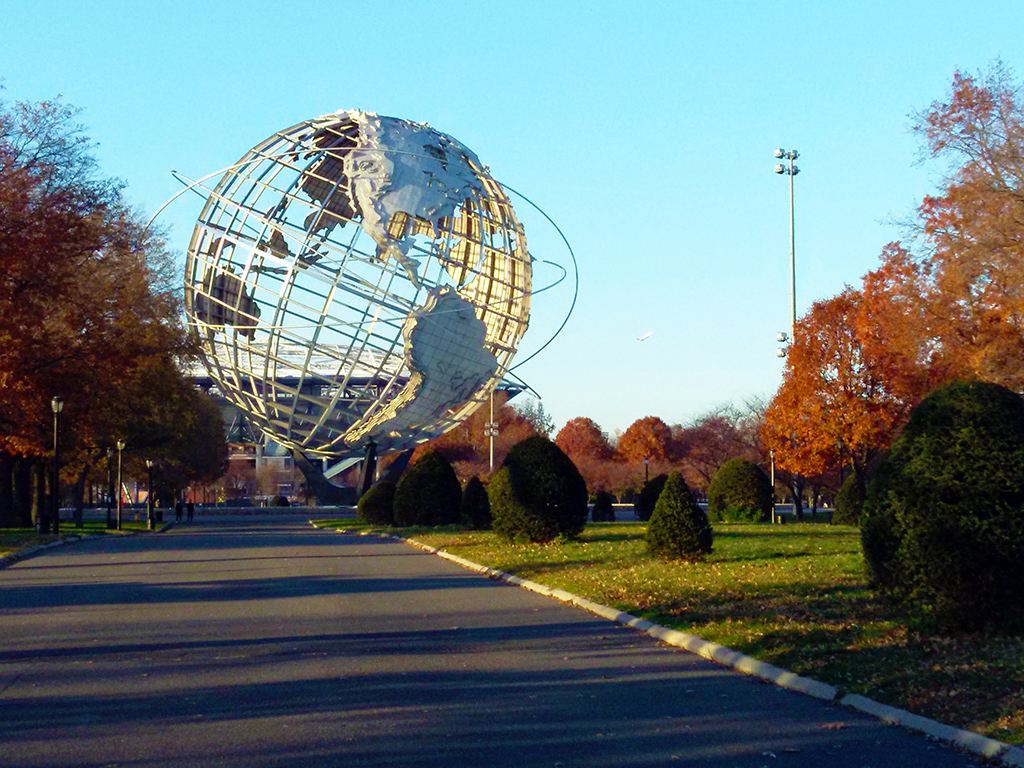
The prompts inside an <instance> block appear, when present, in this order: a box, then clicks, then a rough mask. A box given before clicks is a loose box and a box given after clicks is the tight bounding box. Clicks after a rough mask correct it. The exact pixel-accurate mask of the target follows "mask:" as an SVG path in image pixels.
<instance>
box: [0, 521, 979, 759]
mask: <svg viewBox="0 0 1024 768" xmlns="http://www.w3.org/2000/svg"><path fill="white" fill-rule="evenodd" d="M0 637H2V641H0V766H4V768H15V767H20V766H131V767H133V768H136V767H142V766H168V767H172V768H176V767H179V766H180V767H181V768H185V766H188V767H189V768H191V767H193V766H238V767H239V768H243V767H244V768H257V767H261V766H285V765H296V766H306V765H308V766H380V765H401V766H470V767H473V766H480V767H481V768H502V767H504V766H530V767H531V768H533V767H536V766H552V767H556V766H564V767H565V768H570V767H573V766H593V767H595V768H597V767H598V766H602V767H603V766H607V767H609V768H611V767H617V766H654V765H671V766H719V767H721V768H761V766H772V767H773V768H774V767H776V766H777V767H779V768H788V767H790V766H793V767H796V766H801V767H803V766H807V767H810V766H814V768H884V767H885V766H901V767H903V766H905V767H907V768H911V767H914V766H920V767H921V768H947V767H949V768H953V767H958V766H969V765H977V762H976V761H975V760H973V759H972V758H970V757H968V756H965V755H961V754H958V753H956V752H954V751H952V750H950V749H948V748H946V747H945V746H942V745H940V744H935V743H932V742H930V741H928V740H927V739H925V738H924V737H922V736H920V735H915V734H911V733H907V732H904V731H902V730H900V729H898V728H894V727H891V726H886V725H883V724H882V723H880V722H878V721H877V720H874V719H872V718H869V717H866V716H863V715H859V714H856V713H853V712H850V711H848V710H844V709H841V708H838V707H835V706H832V705H828V704H824V703H822V702H820V701H818V700H816V699H813V698H810V697H808V696H804V695H801V694H797V693H793V692H790V691H785V690H782V689H779V688H777V687H775V686H772V685H766V684H763V683H759V682H757V681H756V680H754V679H752V678H749V677H745V676H743V675H740V674H737V673H734V672H731V671H729V670H727V669H725V668H723V667H720V666H718V665H715V664H712V663H710V662H707V661H705V660H703V659H701V658H699V657H697V656H694V655H692V654H689V653H686V652H684V651H679V650H676V649H671V648H667V647H665V646H662V645H660V644H659V643H657V642H656V641H654V640H653V639H651V638H649V637H647V636H645V635H643V634H641V633H639V632H636V631H635V630H631V629H627V628H623V627H620V626H618V625H616V624H613V623H611V622H608V621H606V620H603V619H599V618H596V617H594V616H592V615H590V614H587V613H585V612H583V611H580V610H578V609H575V608H571V607H568V606H565V605H562V604H560V603H557V602H555V601H553V600H550V599H548V598H545V597H542V596H539V595H536V594H533V593H530V592H527V591H525V590H522V589H518V588H516V587H512V586H508V585H506V584H502V583H499V582H495V581H493V580H490V579H487V578H484V577H481V576H478V575H476V574H473V573H470V572H468V571H466V570H464V569H462V568H460V567H458V566H456V565H454V564H452V563H449V562H446V561H444V560H442V559H440V558H438V557H436V556H433V555H430V554H427V553H424V552H421V551H419V550H417V549H414V548H412V547H409V546H407V545H404V544H401V543H398V542H393V541H383V540H378V539H369V538H365V537H351V536H342V535H338V534H335V533H332V532H327V531H316V530H313V529H311V528H310V527H309V526H308V525H307V524H306V523H305V522H304V521H302V520H298V519H295V518H294V517H290V518H271V517H266V518H242V519H239V518H234V519H216V518H209V519H205V520H204V519H202V518H200V519H199V520H198V521H197V523H196V524H194V525H181V526H178V527H175V528H174V529H172V530H171V531H169V532H167V533H164V534H160V535H141V536H135V537H130V538H125V539H116V538H114V537H106V538H102V539H97V540H91V541H86V542H80V543H77V544H73V545H70V546H66V547H60V548H57V549H54V550H50V551H48V552H46V553H45V554H41V555H39V556H36V557H33V558H30V559H27V560H24V561H21V562H18V563H16V564H14V565H12V566H10V567H8V568H6V569H4V570H0Z"/></svg>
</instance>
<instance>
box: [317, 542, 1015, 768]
mask: <svg viewBox="0 0 1024 768" xmlns="http://www.w3.org/2000/svg"><path fill="white" fill-rule="evenodd" d="M314 527H316V526H314ZM338 533H348V534H352V533H359V534H360V535H363V536H379V537H381V538H387V539H395V540H398V541H402V542H405V543H406V544H409V545H411V546H414V547H418V548H419V549H422V550H425V551H427V552H430V553H431V554H435V555H437V556H438V557H442V558H444V559H445V560H450V561H451V562H453V563H456V564H457V565H460V566H462V567H464V568H468V569H469V570H472V571H476V572H477V573H482V574H484V575H486V576H488V577H490V578H492V579H497V580H499V581H505V582H508V583H509V584H513V585H516V586H519V587H522V588H523V589H528V590H530V591H531V592H536V593H538V594H541V595H545V596H546V597H553V598H555V599H556V600H559V601H561V602H563V603H568V604H570V605H575V606H578V607H579V608H582V609H584V610H586V611H589V612H590V613H593V614H595V615H596V616H600V617H602V618H604V619H608V620H609V621H614V622H616V623H618V624H621V625H623V626H625V627H632V628H634V629H637V630H639V631H641V632H646V633H647V634H648V635H650V636H651V637H653V638H655V639H657V640H660V641H661V642H663V643H666V644H667V645H672V646H675V647H677V648H683V649H684V650H687V651H690V652H691V653H695V654H697V655H698V656H702V657H703V658H705V659H708V660H709V661H713V662H715V663H717V664H722V665H723V666H727V667H732V668H733V669H735V670H736V671H737V672H742V673H743V674H745V675H751V676H753V677H757V678H759V679H761V680H764V681H766V682H770V683H774V684H775V685H778V686H780V687H781V688H785V689H787V690H790V691H795V692H797V693H803V694H806V695H808V696H813V697H814V698H816V699H821V700H822V701H826V702H829V703H834V704H838V705H840V706H843V707H847V708H849V709H853V710H856V711H857V712H861V713H863V714H866V715H871V716H872V717H877V718H878V719H880V720H882V721H883V722H886V723H891V724H893V725H899V726H901V727H903V728H907V729H909V730H913V731H918V732H920V733H923V734H925V735H926V736H929V737H931V738H934V739H937V740H939V741H944V742H947V743H949V744H952V745H953V746H955V747H957V748H959V749H962V750H964V751H966V752H970V753H972V754H975V755H979V756H981V757H984V758H986V759H987V760H990V761H997V762H999V763H1000V764H1001V765H1005V766H1008V767H1009V768H1024V749H1021V748H1019V747H1014V746H1011V745H1009V744H1006V743H1005V742H1002V741H997V740H995V739H990V738H988V737H987V736H982V735H981V734H978V733H973V732H971V731H965V730H963V729H961V728H954V727H953V726H950V725H945V724H943V723H940V722H938V721H936V720H930V719H929V718H927V717H921V716H920V715H915V714H913V713H912V712H907V711H906V710H903V709H897V708H896V707H890V706H888V705H887V704H880V703H879V702H877V701H874V700H873V699H869V698H867V697H866V696H860V695H858V694H852V693H851V694H845V695H843V694H842V693H841V692H840V691H839V689H838V688H836V687H834V686H831V685H828V684H827V683H821V682H818V681H817V680H812V679H811V678H809V677H801V676H800V675H797V674H794V673H793V672H790V671H788V670H785V669H782V668H781V667H776V666H774V665H772V664H767V663H765V662H763V661H758V660H757V659H754V658H751V657H750V656H747V655H745V654H742V653H740V652H739V651H734V650H732V649H731V648H726V647H725V646H724V645H719V644H718V643H712V642H710V641H708V640H704V639H702V638H700V637H697V636H696V635H691V634H688V633H686V632H680V631H679V630H677V629H669V628H668V627H663V626H660V625H658V624H654V623H652V622H650V621H647V620H646V619H641V618H638V617H636V616H633V615H631V614H628V613H624V612H623V611H619V610H617V609H615V608H611V607H609V606H607V605H601V604H600V603H595V602H593V601H592V600H588V599H587V598H585V597H580V596H579V595H574V594H573V593H571V592H566V591H565V590H564V589H554V588H552V587H548V586H545V585H544V584H538V583H537V582H535V581H530V580H528V579H523V578H520V577H519V576H514V575H512V574H510V573H505V572H504V571H499V570H496V569H494V568H489V567H487V566H485V565H480V564H479V563H474V562H473V561H471V560H466V559H465V558H464V557H459V556H458V555H453V554H450V553H448V552H445V551H444V550H441V549H438V548H436V547H432V546H430V545H428V544H424V543H423V542H421V541H416V540H415V539H405V538H402V537H401V536H394V535H391V534H378V533H371V532H366V531H345V530H341V529H338Z"/></svg>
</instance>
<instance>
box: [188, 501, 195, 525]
mask: <svg viewBox="0 0 1024 768" xmlns="http://www.w3.org/2000/svg"><path fill="white" fill-rule="evenodd" d="M195 513H196V505H195V504H194V503H192V502H191V501H190V502H189V503H188V519H189V522H191V521H192V518H193V517H194V516H195Z"/></svg>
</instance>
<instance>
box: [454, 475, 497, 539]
mask: <svg viewBox="0 0 1024 768" xmlns="http://www.w3.org/2000/svg"><path fill="white" fill-rule="evenodd" d="M461 512H462V522H463V523H464V524H465V525H467V526H469V527H470V528H472V529H473V530H475V531H489V530H490V529H491V502H490V500H489V499H488V498H487V489H486V488H484V484H483V483H482V482H480V478H479V477H476V476H475V475H474V476H473V477H471V478H469V482H468V483H466V487H465V488H464V489H463V491H462V508H461Z"/></svg>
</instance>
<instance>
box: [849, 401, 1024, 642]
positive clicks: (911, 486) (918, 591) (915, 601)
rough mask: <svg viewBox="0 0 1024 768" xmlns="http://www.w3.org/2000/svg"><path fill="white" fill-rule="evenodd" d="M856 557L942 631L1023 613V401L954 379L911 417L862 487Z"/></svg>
mask: <svg viewBox="0 0 1024 768" xmlns="http://www.w3.org/2000/svg"><path fill="white" fill-rule="evenodd" d="M861 540H862V543H863V546H864V556H865V558H866V560H867V562H868V566H869V568H870V570H871V573H872V576H873V577H874V579H875V581H876V582H877V583H878V584H879V586H881V587H882V589H883V590H884V591H885V592H886V593H888V594H889V595H890V596H892V597H894V598H896V599H897V600H899V601H901V602H903V603H905V604H906V605H908V606H909V607H911V608H912V609H914V610H915V611H916V612H917V613H918V614H919V615H920V616H922V617H923V618H924V619H925V620H926V621H929V622H934V623H936V624H938V625H939V626H941V627H944V628H947V629H967V630H971V629H977V628H981V627H983V626H985V625H988V624H999V623H1000V622H1001V621H1003V620H1009V621H1013V620H1014V618H1016V619H1017V620H1019V619H1020V616H1021V614H1022V612H1024V400H1022V399H1021V397H1020V396H1019V395H1017V394H1016V393H1014V392H1011V391H1010V390H1008V389H1005V388H1003V387H1000V386H998V385H996V384H985V383H980V382H973V383H960V384H953V385H949V386H947V387H943V388H942V389H939V390H936V391H935V392H933V393H932V394H931V395H929V396H928V397H927V398H926V399H925V400H924V401H923V402H922V403H921V404H920V405H918V406H917V408H915V409H914V411H913V413H912V414H911V417H910V421H909V422H908V423H907V426H906V428H904V430H903V432H902V433H901V434H900V436H899V437H898V438H897V439H896V442H895V443H893V446H892V449H891V450H890V451H889V453H888V454H887V455H886V457H885V458H884V459H883V461H882V463H881V464H880V465H879V467H878V469H877V470H876V472H875V475H874V477H873V479H872V481H871V484H870V485H869V486H868V493H867V501H866V502H865V505H864V514H863V517H862V519H861Z"/></svg>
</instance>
